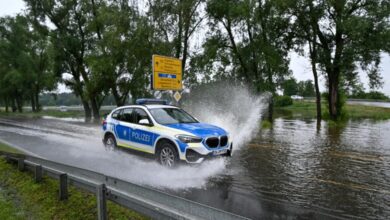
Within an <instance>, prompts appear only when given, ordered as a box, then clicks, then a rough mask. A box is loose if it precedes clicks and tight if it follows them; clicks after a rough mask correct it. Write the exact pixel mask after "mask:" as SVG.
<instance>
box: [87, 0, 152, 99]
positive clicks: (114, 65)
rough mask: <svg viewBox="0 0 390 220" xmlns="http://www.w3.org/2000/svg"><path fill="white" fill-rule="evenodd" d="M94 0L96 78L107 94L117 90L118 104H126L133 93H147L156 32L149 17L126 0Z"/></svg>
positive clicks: (90, 58)
mask: <svg viewBox="0 0 390 220" xmlns="http://www.w3.org/2000/svg"><path fill="white" fill-rule="evenodd" d="M91 3H92V11H93V13H92V14H93V22H92V23H91V27H92V30H94V32H95V33H96V35H95V37H94V38H93V41H94V44H95V45H96V46H95V47H94V48H92V51H91V55H89V56H88V58H87V63H88V66H90V67H91V69H92V72H93V74H95V77H94V78H96V79H98V80H99V81H100V83H102V85H101V87H103V88H104V91H105V94H106V95H109V94H110V93H112V94H113V96H114V98H115V102H116V104H117V106H122V105H124V104H125V102H126V101H127V100H128V98H129V94H131V96H132V97H133V98H135V97H140V96H147V95H148V94H147V93H148V92H147V90H148V87H149V85H150V84H149V82H150V81H149V74H148V73H149V72H150V70H151V57H152V54H153V53H152V52H153V32H154V31H153V29H152V27H151V25H150V24H149V23H148V20H147V18H146V17H145V16H142V15H140V14H139V13H138V11H136V8H135V7H134V6H131V5H130V6H129V5H128V4H127V2H126V1H119V2H111V3H106V2H105V1H94V0H93V1H91ZM97 83H99V82H97Z"/></svg>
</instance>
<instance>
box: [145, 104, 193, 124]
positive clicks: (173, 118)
mask: <svg viewBox="0 0 390 220" xmlns="http://www.w3.org/2000/svg"><path fill="white" fill-rule="evenodd" d="M150 113H151V114H152V116H153V118H154V119H155V120H156V121H157V122H158V123H159V124H163V125H167V124H177V123H197V122H198V121H197V120H196V119H195V118H194V117H192V116H191V115H190V114H188V113H187V112H185V111H183V110H181V109H177V108H155V109H150Z"/></svg>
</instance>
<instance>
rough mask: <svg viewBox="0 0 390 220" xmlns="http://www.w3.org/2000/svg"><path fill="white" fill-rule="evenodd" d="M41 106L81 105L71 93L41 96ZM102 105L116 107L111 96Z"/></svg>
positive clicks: (78, 99)
mask: <svg viewBox="0 0 390 220" xmlns="http://www.w3.org/2000/svg"><path fill="white" fill-rule="evenodd" d="M39 98H40V100H41V105H42V106H71V105H82V103H81V101H80V98H78V97H76V96H75V95H74V94H73V93H59V94H49V93H45V94H41V95H40V96H39ZM102 105H116V103H115V99H114V97H113V96H107V97H106V98H105V99H104V101H103V103H102Z"/></svg>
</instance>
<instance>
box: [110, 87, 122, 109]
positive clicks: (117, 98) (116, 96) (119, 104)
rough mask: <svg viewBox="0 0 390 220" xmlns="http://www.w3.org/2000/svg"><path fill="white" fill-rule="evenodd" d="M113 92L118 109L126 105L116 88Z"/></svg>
mask: <svg viewBox="0 0 390 220" xmlns="http://www.w3.org/2000/svg"><path fill="white" fill-rule="evenodd" d="M111 90H112V95H113V96H114V99H115V103H116V106H117V107H120V106H123V104H124V103H123V101H122V98H121V96H120V95H119V93H118V91H117V90H116V88H115V87H114V88H112V89H111Z"/></svg>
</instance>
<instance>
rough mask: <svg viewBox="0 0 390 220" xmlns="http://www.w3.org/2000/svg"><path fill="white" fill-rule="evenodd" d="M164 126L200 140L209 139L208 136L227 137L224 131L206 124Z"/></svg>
mask: <svg viewBox="0 0 390 220" xmlns="http://www.w3.org/2000/svg"><path fill="white" fill-rule="evenodd" d="M165 126H167V127H170V128H174V129H178V130H182V131H186V132H189V133H191V134H194V135H196V136H198V137H201V138H205V137H210V136H220V135H227V132H226V131H225V130H224V129H222V128H220V127H217V126H215V125H211V124H206V123H178V124H169V125H165Z"/></svg>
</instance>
